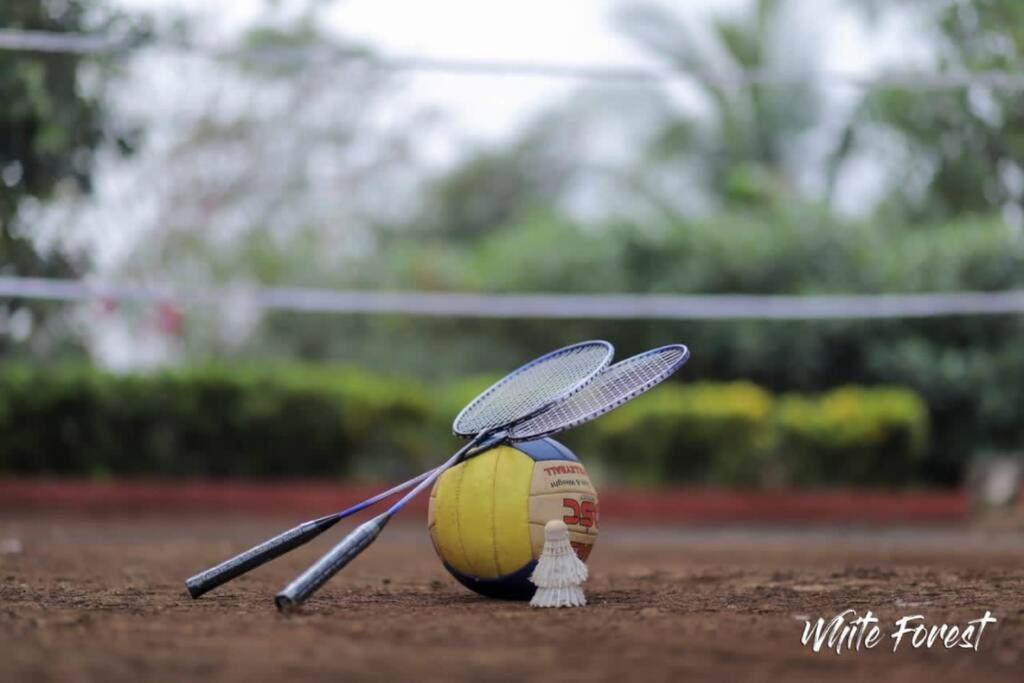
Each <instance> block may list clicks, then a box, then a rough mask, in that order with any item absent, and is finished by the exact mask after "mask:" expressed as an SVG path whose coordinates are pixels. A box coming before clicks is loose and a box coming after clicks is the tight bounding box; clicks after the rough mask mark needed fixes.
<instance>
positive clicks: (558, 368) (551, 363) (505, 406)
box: [454, 342, 612, 435]
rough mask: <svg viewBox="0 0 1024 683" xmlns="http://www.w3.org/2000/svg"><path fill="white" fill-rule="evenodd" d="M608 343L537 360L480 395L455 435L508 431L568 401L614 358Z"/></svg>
mask: <svg viewBox="0 0 1024 683" xmlns="http://www.w3.org/2000/svg"><path fill="white" fill-rule="evenodd" d="M611 353H612V350H611V346H610V345H609V344H607V342H587V343H583V344H577V345H574V346H570V347H567V348H565V349H560V350H559V351H556V352H554V353H551V354H549V355H547V356H544V357H542V358H539V359H537V360H536V361H534V362H533V363H530V364H529V365H526V366H524V367H522V368H521V369H519V370H518V371H516V372H514V373H512V374H511V375H509V376H508V377H506V378H505V379H503V380H502V381H501V382H499V383H497V384H495V385H494V386H493V387H491V388H490V389H488V390H487V391H486V392H484V393H483V394H481V395H480V396H479V397H478V398H476V399H475V400H474V401H473V402H472V403H470V404H469V405H468V406H466V408H465V409H464V410H463V411H462V413H460V414H459V416H458V417H457V418H456V419H455V425H454V429H455V432H456V433H458V434H462V435H473V434H478V433H480V432H483V431H489V430H493V429H496V428H500V427H505V426H507V425H509V424H511V423H513V422H516V421H518V420H521V419H523V418H524V417H528V416H529V415H532V414H533V413H535V412H537V411H538V410H541V409H542V408H544V407H545V406H548V405H551V404H552V403H553V402H555V401H558V400H561V399H563V398H565V397H566V396H567V395H568V394H571V392H572V391H574V390H575V389H576V388H577V387H579V386H580V385H581V384H583V383H584V382H586V381H587V380H588V379H590V378H592V377H593V376H594V375H595V373H597V372H598V371H600V370H601V369H602V368H603V367H604V366H605V365H606V364H607V363H608V361H609V359H610V358H611Z"/></svg>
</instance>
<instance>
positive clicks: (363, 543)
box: [274, 512, 391, 611]
mask: <svg viewBox="0 0 1024 683" xmlns="http://www.w3.org/2000/svg"><path fill="white" fill-rule="evenodd" d="M389 519H391V516H390V515H389V514H388V513H386V512H385V513H383V514H380V515H377V516H376V517H374V518H373V519H371V520H370V521H368V522H364V523H363V524H360V525H359V526H357V527H356V528H355V529H354V530H353V531H352V532H351V533H350V534H349V535H348V536H346V537H345V538H344V539H343V540H342V541H341V543H339V544H338V545H336V546H334V548H332V549H331V552H329V553H327V554H326V555H324V556H323V557H321V558H320V559H319V560H317V561H316V563H315V564H313V565H312V566H311V567H310V568H309V569H307V570H306V571H304V572H303V573H302V574H301V575H300V576H299V577H298V578H297V579H295V580H294V581H292V582H291V583H290V584H288V586H287V587H286V588H285V589H284V590H283V591H281V592H280V593H278V594H277V596H276V597H275V598H274V603H275V604H276V605H277V608H278V609H279V610H281V611H288V610H290V609H293V608H295V607H298V606H299V605H301V604H302V603H303V602H304V601H305V600H306V598H308V597H309V596H310V595H312V593H313V592H314V591H315V590H316V589H318V588H320V586H322V585H324V583H325V582H326V581H327V580H328V579H329V578H331V577H332V576H334V575H335V574H337V573H338V572H339V571H341V570H342V569H343V568H344V567H345V565H347V564H348V563H349V562H351V561H352V560H354V559H355V558H356V556H357V555H359V553H361V552H363V551H364V550H365V549H366V548H367V547H368V546H369V545H370V544H371V543H373V542H374V540H376V538H377V536H378V535H380V532H381V529H383V528H384V526H385V525H386V524H387V523H388V520H389Z"/></svg>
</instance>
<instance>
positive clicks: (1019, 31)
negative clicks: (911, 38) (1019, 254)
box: [847, 0, 1024, 228]
mask: <svg viewBox="0 0 1024 683" xmlns="http://www.w3.org/2000/svg"><path fill="white" fill-rule="evenodd" d="M861 1H862V2H866V3H867V4H866V5H865V6H866V7H867V8H868V10H869V11H871V12H875V13H877V12H884V11H885V10H884V9H881V8H879V7H878V6H876V5H875V4H873V3H872V2H870V1H869V0H861ZM903 5H906V6H909V7H910V8H911V9H912V10H913V11H916V12H919V13H920V17H921V20H922V23H923V25H925V26H928V27H932V28H933V29H934V34H935V36H934V56H935V62H936V68H937V69H938V70H939V71H940V72H947V73H970V72H984V71H989V70H999V71H1006V72H1010V73H1021V69H1022V68H1024V4H1022V3H1020V2H1017V1H1016V0H940V1H929V2H923V1H921V0H904V3H903ZM1022 131H1024V91H1022V90H1021V88H1020V87H999V86H998V84H995V83H993V82H989V81H987V80H986V79H985V78H984V77H983V76H980V75H979V76H978V78H977V82H976V83H974V84H972V85H971V86H970V87H967V88H959V89H950V90H945V89H944V90H928V89H924V90H919V89H914V90H910V89H901V88H886V87H879V88H876V89H874V90H872V91H870V92H868V93H867V94H866V96H865V98H864V100H863V102H862V104H861V106H860V108H859V111H858V113H857V115H856V116H855V117H854V119H853V121H852V123H851V125H850V128H849V131H848V133H847V137H848V138H849V139H850V141H851V144H852V145H854V146H856V145H861V146H864V147H867V148H872V149H873V150H874V152H875V153H877V152H878V150H879V149H882V148H889V149H891V148H892V147H893V146H896V147H897V148H898V149H900V150H901V151H902V152H903V154H902V155H899V156H898V158H897V159H896V161H895V164H894V166H895V168H893V169H891V172H892V173H893V174H894V175H895V178H894V182H891V183H889V187H890V188H891V192H890V194H889V196H888V198H887V205H888V207H889V208H890V209H893V210H896V211H898V212H902V213H904V214H907V215H908V216H909V217H911V218H914V219H917V220H930V219H935V218H940V219H941V218H949V217H955V216H957V215H960V214H964V213H971V212H977V213H984V212H989V211H992V210H993V209H995V210H1000V211H1002V212H1003V215H1004V218H1006V219H1007V220H1008V221H1009V222H1010V223H1011V224H1012V225H1014V226H1015V227H1018V228H1020V227H1022V226H1024V208H1022V202H1024V162H1022V161H1021V160H1022V159H1024V132H1022ZM893 134H895V135H893Z"/></svg>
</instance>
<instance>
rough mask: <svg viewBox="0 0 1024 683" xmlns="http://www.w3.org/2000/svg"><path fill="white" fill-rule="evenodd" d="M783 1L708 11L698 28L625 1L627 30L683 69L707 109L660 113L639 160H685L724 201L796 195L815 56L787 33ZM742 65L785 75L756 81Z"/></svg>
mask: <svg viewBox="0 0 1024 683" xmlns="http://www.w3.org/2000/svg"><path fill="white" fill-rule="evenodd" d="M786 5H787V3H786V2H785V1H784V0H757V2H756V3H755V6H754V8H753V10H752V11H747V12H743V13H740V14H738V15H736V16H735V17H728V18H723V17H713V18H711V19H710V21H709V22H708V26H709V29H710V30H709V31H707V32H704V31H697V30H694V28H693V27H691V26H690V25H688V24H687V22H685V21H684V20H683V19H681V18H679V17H677V16H676V15H675V14H674V13H673V12H672V11H670V10H667V9H665V8H663V7H661V6H657V5H637V6H629V7H627V8H626V9H625V10H624V11H623V12H622V13H621V15H620V21H621V25H622V27H623V30H624V31H625V32H626V33H627V35H629V36H631V37H632V38H634V39H635V40H636V41H637V42H638V43H639V44H640V45H641V46H643V47H644V48H646V49H647V50H648V51H650V52H651V53H653V54H654V55H655V56H657V57H659V58H661V59H664V60H665V61H666V62H667V63H668V64H669V65H670V66H671V67H672V68H674V69H678V70H679V71H680V72H681V73H684V74H686V75H687V76H689V77H690V81H691V82H692V84H693V85H695V86H696V88H697V91H698V94H699V95H700V97H701V100H702V101H703V104H704V105H706V106H707V108H708V110H709V112H708V114H707V115H706V116H701V115H677V116H674V117H671V118H670V119H669V120H667V121H666V122H665V123H664V124H663V126H662V128H661V130H660V132H659V133H657V134H656V135H654V136H653V138H652V139H651V140H650V141H649V143H648V150H649V151H648V161H649V163H651V164H654V165H656V166H659V167H662V168H664V167H665V166H666V165H668V166H674V167H676V168H679V167H681V166H684V165H686V164H687V160H689V159H694V160H696V163H697V164H698V165H699V166H700V168H699V169H698V170H699V173H700V174H701V175H702V176H703V178H704V184H705V185H706V189H707V190H708V191H709V192H710V194H711V196H712V197H713V198H715V199H717V200H718V201H721V202H724V203H727V204H733V205H736V204H748V205H749V204H760V203H763V202H764V201H766V200H768V199H770V198H772V197H776V196H780V195H783V196H785V195H789V196H792V195H795V194H797V192H798V190H799V187H798V185H799V177H798V176H799V175H800V173H801V171H802V170H804V171H805V170H806V167H807V165H808V160H807V158H806V155H805V154H803V153H802V152H803V151H804V145H803V144H802V143H803V138H804V136H805V135H806V134H807V132H808V131H809V130H810V129H811V128H812V127H813V126H814V125H815V124H816V123H817V122H819V120H820V115H821V109H822V97H821V93H820V92H819V86H818V82H817V79H816V76H815V71H814V69H815V65H816V63H817V62H818V60H817V59H815V58H814V56H813V55H809V54H806V52H807V50H808V48H807V47H806V46H807V45H808V41H806V40H796V39H794V38H795V36H794V35H793V33H794V32H795V30H796V29H795V28H794V23H793V22H792V21H790V20H789V19H788V17H787V14H786V10H787V8H786ZM745 72H755V73H757V74H758V75H759V76H760V77H763V78H765V79H772V78H773V76H779V77H780V78H782V79H785V82H784V83H783V82H778V83H765V82H763V81H762V80H759V79H758V78H753V79H751V78H748V77H747V76H746V75H745Z"/></svg>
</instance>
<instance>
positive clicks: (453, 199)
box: [399, 109, 577, 241]
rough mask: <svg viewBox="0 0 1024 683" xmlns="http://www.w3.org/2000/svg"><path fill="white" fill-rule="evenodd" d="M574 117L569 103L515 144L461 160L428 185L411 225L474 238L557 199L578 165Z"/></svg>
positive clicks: (534, 125) (447, 236)
mask: <svg viewBox="0 0 1024 683" xmlns="http://www.w3.org/2000/svg"><path fill="white" fill-rule="evenodd" d="M574 119H575V117H574V116H573V115H572V112H571V111H568V110H567V109H559V110H556V111H553V112H549V113H547V114H546V115H544V116H541V117H539V118H538V119H536V120H535V121H533V122H532V123H531V124H530V125H529V126H528V127H527V129H526V130H525V131H523V132H522V133H521V134H520V135H518V136H517V137H516V139H514V140H513V141H512V143H511V144H508V145H502V146H500V147H498V148H494V149H482V150H478V151H477V152H475V153H474V154H471V155H470V156H469V157H468V158H466V159H464V160H462V161H460V163H459V164H458V165H457V166H456V167H455V168H454V169H453V170H452V171H451V172H449V173H446V174H443V175H441V176H440V177H439V178H437V179H435V180H434V181H432V182H431V183H430V184H429V185H428V187H427V188H426V191H425V193H424V201H423V206H422V208H421V210H420V211H419V212H418V215H417V220H416V226H411V227H413V229H416V228H418V229H420V230H422V231H423V232H426V233H428V234H431V235H434V236H436V237H439V238H441V239H451V240H456V241H469V240H474V239H478V238H480V237H483V236H485V235H487V234H489V233H491V232H493V231H495V230H497V229H499V228H501V227H502V226H504V225H507V224H508V223H510V222H513V221H515V220H517V219H519V218H520V217H522V216H523V214H524V213H526V212H528V211H530V210H532V209H536V208H538V207H543V206H548V205H550V204H552V203H555V202H556V201H557V200H558V199H559V197H561V195H562V194H563V193H564V191H565V190H566V187H567V184H568V182H569V180H570V178H571V176H572V173H573V171H574V169H575V168H576V166H577V155H576V154H574V150H575V146H574V144H573V143H574V142H575V139H574V136H572V128H573V121H574ZM409 227H410V226H402V228H401V231H402V232H403V233H404V232H405V231H406V230H407V229H408V228H409ZM399 237H400V238H404V237H403V236H399Z"/></svg>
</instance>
